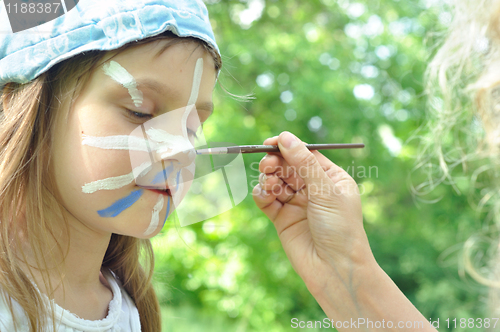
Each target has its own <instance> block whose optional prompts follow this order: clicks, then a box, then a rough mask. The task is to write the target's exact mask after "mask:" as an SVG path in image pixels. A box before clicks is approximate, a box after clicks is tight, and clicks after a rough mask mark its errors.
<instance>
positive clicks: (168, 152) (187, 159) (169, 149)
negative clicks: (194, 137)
mask: <svg viewBox="0 0 500 332" xmlns="http://www.w3.org/2000/svg"><path fill="white" fill-rule="evenodd" d="M188 142H189V141H188ZM195 157H196V152H195V150H194V147H193V146H192V145H190V147H189V146H187V144H186V145H183V146H179V147H176V146H171V145H164V146H160V147H159V148H158V150H157V151H156V159H157V160H158V161H173V162H174V164H175V163H178V164H181V165H182V167H186V166H189V165H191V164H192V163H193V162H194V159H195Z"/></svg>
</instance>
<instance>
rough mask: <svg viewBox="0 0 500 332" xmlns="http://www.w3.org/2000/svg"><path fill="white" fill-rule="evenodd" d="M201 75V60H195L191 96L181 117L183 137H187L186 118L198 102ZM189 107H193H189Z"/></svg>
mask: <svg viewBox="0 0 500 332" xmlns="http://www.w3.org/2000/svg"><path fill="white" fill-rule="evenodd" d="M202 75H203V59H202V58H199V59H198V60H196V66H195V67H194V75H193V85H192V87H191V95H190V96H189V100H188V103H187V104H188V109H187V110H186V112H185V113H184V114H183V116H182V133H183V134H184V137H187V118H188V116H189V114H190V113H191V111H192V109H193V107H194V104H195V103H196V100H198V94H199V92H200V83H201V77H202ZM190 105H193V106H191V107H190Z"/></svg>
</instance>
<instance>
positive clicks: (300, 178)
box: [253, 132, 374, 296]
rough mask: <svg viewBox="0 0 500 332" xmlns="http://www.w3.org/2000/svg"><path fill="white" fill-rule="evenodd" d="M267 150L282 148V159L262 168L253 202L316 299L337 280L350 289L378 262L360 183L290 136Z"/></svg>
mask: <svg viewBox="0 0 500 332" xmlns="http://www.w3.org/2000/svg"><path fill="white" fill-rule="evenodd" d="M264 144H267V145H276V144H277V145H279V148H280V151H281V153H279V154H269V155H267V156H266V157H264V158H263V159H262V161H261V162H260V165H259V170H260V171H261V173H262V174H261V175H260V184H259V185H257V186H256V187H255V188H254V191H253V197H254V200H255V202H256V204H257V206H258V207H259V208H260V209H261V210H262V211H263V212H264V213H265V214H266V215H267V216H268V217H269V219H270V220H271V221H272V222H273V223H274V225H275V227H276V230H277V231H278V235H279V238H280V240H281V243H282V245H283V248H284V250H285V252H286V254H287V255H288V258H289V259H290V261H291V263H292V265H293V267H294V269H295V271H296V272H297V273H298V274H299V275H300V276H301V277H302V279H303V280H304V281H305V283H306V285H307V286H308V288H309V290H310V291H311V293H312V294H313V295H315V296H316V294H317V293H318V292H322V290H323V289H324V288H325V286H326V283H327V282H328V281H329V280H331V279H332V277H336V279H337V278H338V280H337V282H338V281H340V283H344V284H345V285H349V284H350V283H351V282H352V280H351V278H352V276H353V274H352V273H353V272H354V271H355V270H356V269H357V268H358V267H359V266H362V265H363V264H369V263H372V262H374V259H373V255H372V253H371V250H370V247H369V244H368V240H367V238H366V234H365V231H364V229H363V217H362V212H361V201H360V195H359V190H358V186H357V184H356V182H355V181H354V180H353V179H352V178H351V176H349V174H348V173H347V172H346V171H344V170H343V169H342V168H340V167H339V166H337V165H335V164H334V163H333V162H331V161H330V160H329V159H328V158H326V157H325V156H323V155H322V154H321V153H319V152H318V151H309V150H308V149H307V148H306V147H305V146H304V144H303V143H302V142H301V141H300V140H299V139H298V138H296V137H295V136H294V135H292V134H290V133H288V132H283V133H281V135H280V136H279V137H273V138H269V139H267V140H266V141H265V142H264Z"/></svg>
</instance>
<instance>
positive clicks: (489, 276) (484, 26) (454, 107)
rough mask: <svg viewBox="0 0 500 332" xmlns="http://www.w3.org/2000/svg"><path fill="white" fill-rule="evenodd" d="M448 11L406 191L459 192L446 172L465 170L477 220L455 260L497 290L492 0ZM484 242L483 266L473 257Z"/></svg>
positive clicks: (498, 126)
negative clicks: (416, 180)
mask: <svg viewBox="0 0 500 332" xmlns="http://www.w3.org/2000/svg"><path fill="white" fill-rule="evenodd" d="M452 10H453V14H454V15H453V20H452V22H451V24H450V26H449V29H448V32H447V35H446V36H445V40H444V43H443V44H442V46H441V47H440V48H439V49H438V50H437V52H436V54H435V56H434V58H433V59H432V61H431V62H430V64H429V66H428V69H427V73H426V82H427V86H426V88H427V93H428V95H429V102H428V110H429V115H430V116H429V121H428V123H427V125H426V128H425V131H426V134H423V135H420V138H421V149H420V153H419V155H418V163H417V166H416V168H417V169H418V170H419V171H424V172H425V173H426V176H427V179H428V180H427V181H426V182H424V183H422V184H420V185H419V186H417V187H414V192H415V193H416V194H417V195H422V196H425V195H426V194H429V193H431V192H432V191H433V190H434V189H435V188H436V187H437V186H438V185H440V184H441V183H447V184H451V185H452V186H453V187H454V188H455V190H457V191H459V189H458V187H457V186H456V185H455V179H454V174H455V173H454V170H455V169H459V170H460V169H461V170H462V171H466V172H471V173H472V177H471V185H470V188H471V194H472V195H473V193H472V191H475V192H476V193H477V192H480V193H479V198H473V199H472V200H471V202H472V203H473V205H475V207H476V209H477V211H478V214H479V215H485V218H484V220H483V221H484V222H483V226H482V229H481V230H478V234H475V235H473V236H471V237H470V238H469V239H468V240H467V241H466V242H465V244H464V253H463V266H464V268H465V270H466V271H467V272H468V274H469V275H470V276H472V277H473V278H474V279H476V280H477V281H478V282H480V283H482V284H484V285H487V286H489V287H492V289H498V288H500V274H499V271H498V270H499V268H500V264H499V259H498V257H499V250H498V243H499V241H498V240H499V236H498V234H499V233H498V226H499V225H500V183H499V182H498V180H497V179H498V178H499V177H498V175H499V171H500V158H499V155H498V153H499V152H500V149H499V147H500V93H499V92H500V85H499V83H500V75H499V72H498V71H496V69H500V1H491V0H459V1H454V2H453V8H452ZM481 182H483V183H481ZM477 188H480V190H477ZM472 195H471V197H472ZM485 241H486V242H487V243H488V249H487V250H486V252H483V255H484V256H485V257H488V259H487V261H488V263H486V264H484V261H483V262H479V261H478V260H477V259H476V258H474V257H475V256H476V255H475V253H477V251H478V248H479V247H481V246H482V245H483V244H484V242H485ZM481 264H483V265H482V266H481ZM494 293H496V292H495V291H492V294H494ZM495 302H496V304H498V300H495Z"/></svg>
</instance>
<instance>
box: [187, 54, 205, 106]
mask: <svg viewBox="0 0 500 332" xmlns="http://www.w3.org/2000/svg"><path fill="white" fill-rule="evenodd" d="M202 75H203V59H202V58H199V59H198V60H196V66H195V67H194V75H193V86H192V87H191V96H189V101H188V105H193V104H194V103H196V100H197V99H198V93H199V92H200V84H201V76H202Z"/></svg>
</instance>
